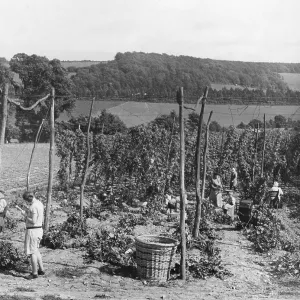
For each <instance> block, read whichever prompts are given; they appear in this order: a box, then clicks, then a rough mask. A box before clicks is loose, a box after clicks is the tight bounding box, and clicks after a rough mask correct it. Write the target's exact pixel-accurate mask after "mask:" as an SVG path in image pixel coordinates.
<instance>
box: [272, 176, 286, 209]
mask: <svg viewBox="0 0 300 300" xmlns="http://www.w3.org/2000/svg"><path fill="white" fill-rule="evenodd" d="M272 192H278V202H280V198H281V196H282V195H283V191H282V189H281V188H280V187H279V186H278V182H277V181H274V183H273V187H272V188H271V189H270V190H269V194H270V195H269V196H270V199H269V201H270V206H271V207H275V205H276V204H275V202H276V200H277V199H276V194H275V193H272Z"/></svg>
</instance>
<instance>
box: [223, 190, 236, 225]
mask: <svg viewBox="0 0 300 300" xmlns="http://www.w3.org/2000/svg"><path fill="white" fill-rule="evenodd" d="M235 203H236V199H235V198H234V197H233V192H232V191H229V192H228V197H227V198H226V199H225V201H224V204H223V211H224V213H225V214H227V215H228V216H230V218H231V220H232V221H233V219H234V206H235Z"/></svg>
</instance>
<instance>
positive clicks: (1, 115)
mask: <svg viewBox="0 0 300 300" xmlns="http://www.w3.org/2000/svg"><path fill="white" fill-rule="evenodd" d="M7 97H8V83H4V84H3V89H2V101H1V102H2V108H1V112H0V120H1V123H0V177H1V175H2V169H1V168H2V152H3V147H4V144H5V130H6V122H7V115H8V112H7V111H8V103H7Z"/></svg>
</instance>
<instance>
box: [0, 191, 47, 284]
mask: <svg viewBox="0 0 300 300" xmlns="http://www.w3.org/2000/svg"><path fill="white" fill-rule="evenodd" d="M23 199H24V201H25V205H24V206H23V208H20V207H19V206H16V208H17V209H19V210H20V212H21V215H22V216H23V217H24V221H25V225H26V232H25V239H24V252H25V254H26V255H27V256H30V262H31V267H32V273H31V274H30V275H29V276H28V277H27V279H36V278H38V276H39V275H45V271H44V266H43V261H42V256H41V253H40V251H39V245H40V241H41V239H42V237H43V221H44V205H43V203H42V202H41V201H39V200H38V199H36V198H35V195H34V193H33V192H30V191H26V192H25V193H24V194H23ZM8 215H9V212H8V206H7V202H6V200H5V193H4V191H0V232H2V231H3V230H4V226H5V219H6V217H7V216H8Z"/></svg>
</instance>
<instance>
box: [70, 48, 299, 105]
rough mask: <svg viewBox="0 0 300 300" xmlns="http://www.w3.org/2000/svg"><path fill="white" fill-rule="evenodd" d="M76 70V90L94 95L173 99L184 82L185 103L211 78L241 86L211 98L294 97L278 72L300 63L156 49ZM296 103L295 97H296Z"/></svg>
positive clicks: (296, 67)
mask: <svg viewBox="0 0 300 300" xmlns="http://www.w3.org/2000/svg"><path fill="white" fill-rule="evenodd" d="M70 70H71V71H72V72H74V71H76V75H74V76H73V77H72V80H73V82H74V84H75V90H76V92H75V93H76V95H78V96H79V97H84V96H97V97H98V98H111V97H126V98H131V99H133V100H138V101H145V100H147V101H151V100H152V101H159V102H165V101H170V99H175V92H174V91H176V89H177V87H178V86H182V87H184V90H185V91H186V96H187V97H188V98H187V99H186V101H187V102H194V101H195V100H196V99H197V97H198V96H199V95H200V94H201V91H202V90H203V88H204V87H205V86H210V84H211V83H222V84H231V85H239V86H242V87H244V90H243V89H230V90H226V89H223V90H222V91H217V90H214V91H212V93H210V99H211V100H213V99H216V100H215V102H219V103H222V102H228V101H231V100H234V99H231V98H244V99H245V102H246V101H255V100H256V101H257V100H259V99H260V98H261V97H269V98H270V97H272V98H274V97H276V98H278V102H280V101H283V102H284V103H291V102H293V101H294V102H295V98H298V99H299V96H300V94H299V92H294V91H291V90H289V89H288V86H287V84H286V83H285V82H284V81H283V78H282V77H281V76H280V74H279V73H283V72H290V73H297V72H299V73H300V64H285V63H254V62H241V61H221V60H212V59H201V58H195V57H190V56H174V55H167V54H157V53H143V52H126V53H117V54H116V56H115V59H114V60H112V61H108V62H107V63H106V64H96V65H92V66H89V67H86V68H74V67H72V69H70ZM297 101H298V102H299V100H297Z"/></svg>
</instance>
